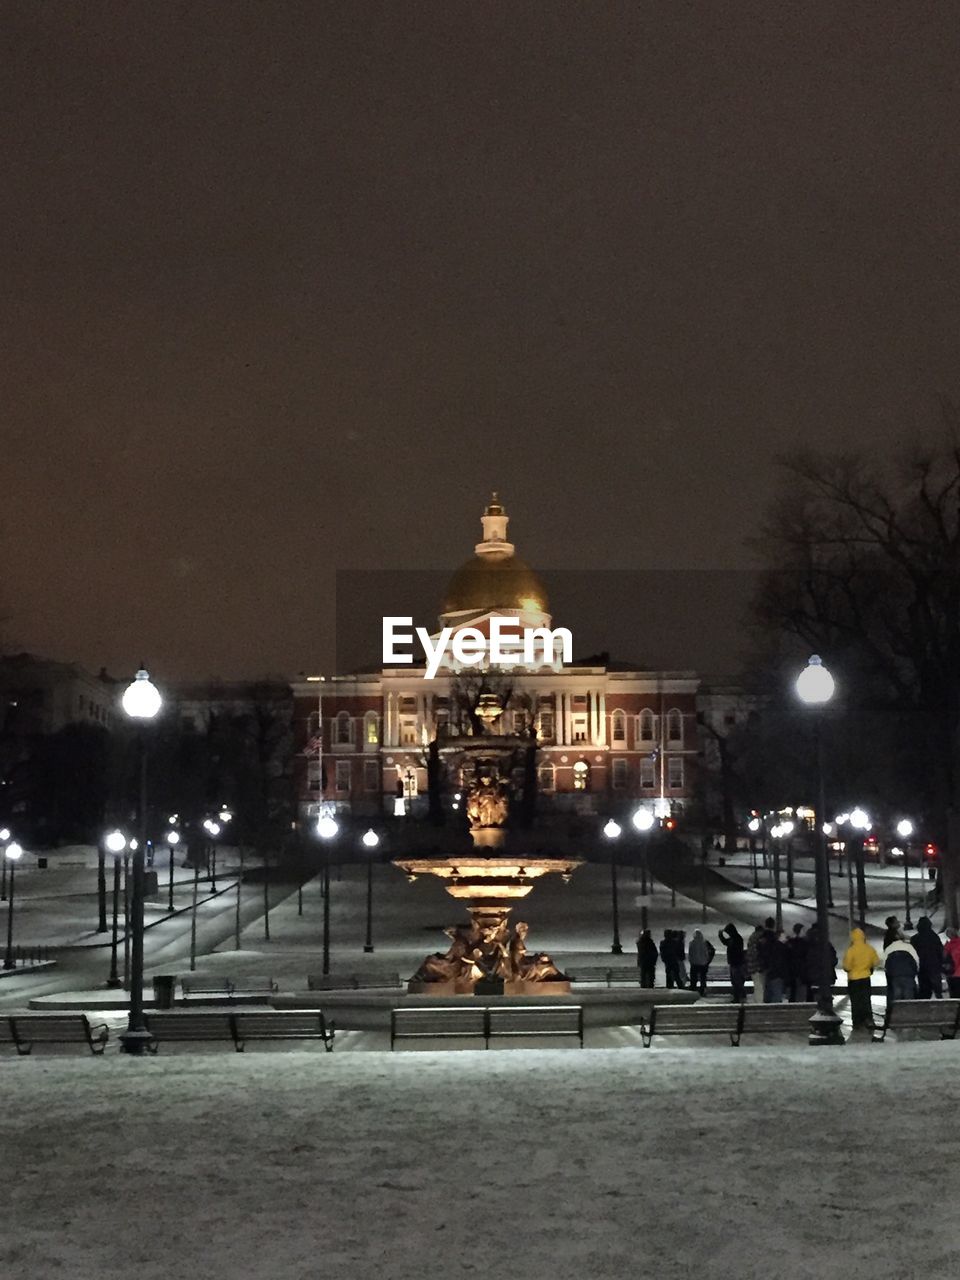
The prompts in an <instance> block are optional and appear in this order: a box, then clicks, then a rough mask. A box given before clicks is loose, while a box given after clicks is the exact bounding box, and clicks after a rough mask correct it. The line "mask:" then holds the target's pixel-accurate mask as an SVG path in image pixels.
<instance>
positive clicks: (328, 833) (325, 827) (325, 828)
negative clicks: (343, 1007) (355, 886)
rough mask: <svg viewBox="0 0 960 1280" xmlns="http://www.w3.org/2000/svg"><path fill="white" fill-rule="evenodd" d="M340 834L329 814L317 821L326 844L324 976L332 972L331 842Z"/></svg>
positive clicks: (324, 875) (318, 830)
mask: <svg viewBox="0 0 960 1280" xmlns="http://www.w3.org/2000/svg"><path fill="white" fill-rule="evenodd" d="M339 834H340V825H339V823H338V822H337V820H336V818H333V817H331V815H330V814H329V813H324V814H321V815H320V817H319V818H318V819H317V835H318V836H319V837H320V839H321V840H322V841H323V843H324V858H323V880H322V884H323V965H322V972H323V974H324V975H326V974H328V973H329V972H330V841H331V840H335V839H336V837H337V836H338V835H339Z"/></svg>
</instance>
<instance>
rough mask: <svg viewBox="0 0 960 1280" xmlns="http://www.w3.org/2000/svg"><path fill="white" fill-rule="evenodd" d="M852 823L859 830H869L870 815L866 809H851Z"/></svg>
mask: <svg viewBox="0 0 960 1280" xmlns="http://www.w3.org/2000/svg"><path fill="white" fill-rule="evenodd" d="M850 825H851V827H855V828H856V830H857V831H869V830H870V815H869V814H868V813H867V812H866V811H865V810H864V809H860V808H857V809H852V810H851V811H850Z"/></svg>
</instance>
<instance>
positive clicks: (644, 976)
mask: <svg viewBox="0 0 960 1280" xmlns="http://www.w3.org/2000/svg"><path fill="white" fill-rule="evenodd" d="M637 964H638V965H639V966H640V985H641V987H655V986H656V985H657V983H656V971H657V944H656V943H655V942H654V940H653V934H652V933H651V932H650V930H649V929H642V930H641V931H640V936H639V937H638V938H637Z"/></svg>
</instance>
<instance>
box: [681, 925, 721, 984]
mask: <svg viewBox="0 0 960 1280" xmlns="http://www.w3.org/2000/svg"><path fill="white" fill-rule="evenodd" d="M716 954H717V953H716V948H715V947H714V946H713V944H712V943H710V942H708V941H707V940H706V938H705V937H704V936H703V933H702V932H701V930H700V929H695V930H694V934H693V937H692V938H691V940H690V946H689V947H688V948H687V959H688V960H689V961H690V990H691V991H699V992H700V994H701V995H702V996H705V995H706V994H707V970H708V969H709V968H710V962H711V960H712V959H713V957H714V956H715V955H716Z"/></svg>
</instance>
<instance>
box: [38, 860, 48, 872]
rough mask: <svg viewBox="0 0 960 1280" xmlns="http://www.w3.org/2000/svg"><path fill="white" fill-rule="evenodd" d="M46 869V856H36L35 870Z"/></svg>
mask: <svg viewBox="0 0 960 1280" xmlns="http://www.w3.org/2000/svg"><path fill="white" fill-rule="evenodd" d="M46 869H47V860H46V858H37V870H38V871H46Z"/></svg>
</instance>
